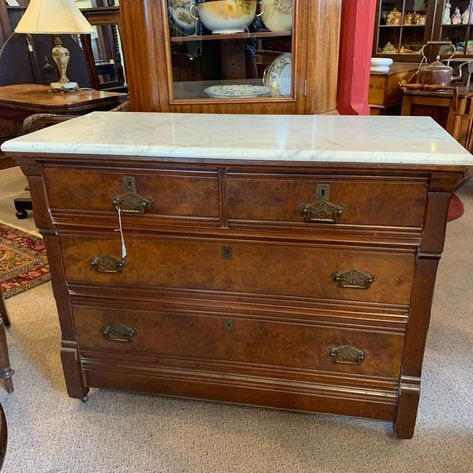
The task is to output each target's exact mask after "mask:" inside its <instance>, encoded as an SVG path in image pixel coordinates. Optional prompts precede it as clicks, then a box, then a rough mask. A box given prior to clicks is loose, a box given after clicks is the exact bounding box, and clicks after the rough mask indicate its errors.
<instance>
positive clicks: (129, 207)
mask: <svg viewBox="0 0 473 473" xmlns="http://www.w3.org/2000/svg"><path fill="white" fill-rule="evenodd" d="M112 202H113V205H114V206H115V207H119V209H120V210H121V211H122V212H123V213H127V214H144V213H145V212H146V211H147V210H148V209H149V208H150V207H151V206H152V205H153V200H152V199H147V198H146V197H141V196H139V195H136V194H125V195H122V196H117V197H114V198H113V200H112Z"/></svg>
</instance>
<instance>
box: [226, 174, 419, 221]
mask: <svg viewBox="0 0 473 473" xmlns="http://www.w3.org/2000/svg"><path fill="white" fill-rule="evenodd" d="M227 190H228V196H229V197H228V199H229V202H228V219H229V222H230V224H231V225H232V224H233V225H235V226H244V225H245V224H252V225H258V224H260V225H271V224H274V225H281V224H282V223H285V224H288V223H289V224H292V226H294V225H297V226H300V227H303V228H305V229H309V230H310V229H311V228H314V227H315V228H317V227H318V226H319V225H320V224H330V225H344V224H346V225H360V226H391V227H418V228H420V227H422V225H423V218H424V207H425V201H426V196H427V180H425V179H408V178H396V179H393V178H379V177H376V178H374V177H373V178H371V177H361V176H360V177H343V176H342V177H329V176H315V175H314V176H294V177H291V176H287V175H285V176H283V175H278V174H274V175H264V174H243V173H242V174H239V173H229V176H228V182H227Z"/></svg>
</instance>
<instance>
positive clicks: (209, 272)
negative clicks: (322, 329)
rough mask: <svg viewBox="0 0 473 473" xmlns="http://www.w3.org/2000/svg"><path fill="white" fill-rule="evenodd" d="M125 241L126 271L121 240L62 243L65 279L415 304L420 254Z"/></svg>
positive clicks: (211, 242) (73, 239) (273, 244)
mask: <svg viewBox="0 0 473 473" xmlns="http://www.w3.org/2000/svg"><path fill="white" fill-rule="evenodd" d="M126 241H127V250H128V256H127V258H126V265H123V264H120V263H119V258H120V253H119V251H120V241H119V239H118V236H115V235H114V236H113V238H112V237H107V236H106V235H104V236H103V237H102V238H96V237H88V236H72V235H63V236H61V247H62V252H63V258H64V265H65V271H66V278H67V279H68V280H69V281H76V282H77V281H86V282H96V283H109V284H131V285H139V286H160V287H171V288H187V289H200V290H207V291H209V290H210V291H212V290H213V291H230V292H237V293H250V294H270V295H271V294H273V295H287V296H302V297H315V298H327V299H343V300H354V301H371V302H386V303H394V304H396V303H397V304H408V303H409V299H410V292H411V285H412V279H413V272H414V263H415V253H414V251H407V250H394V249H383V248H362V247H345V246H340V247H336V246H322V245H308V244H295V243H294V244H287V243H284V244H281V243H278V242H268V243H263V242H261V243H259V242H258V243H257V242H252V241H247V242H244V241H238V242H233V241H225V240H218V241H216V240H210V239H209V240H204V239H200V240H196V239H187V238H177V237H176V238H174V239H171V238H165V237H158V236H153V235H148V237H146V236H140V237H135V236H133V235H126ZM110 255H111V256H113V257H114V259H113V261H112V262H110V258H105V257H108V256H110Z"/></svg>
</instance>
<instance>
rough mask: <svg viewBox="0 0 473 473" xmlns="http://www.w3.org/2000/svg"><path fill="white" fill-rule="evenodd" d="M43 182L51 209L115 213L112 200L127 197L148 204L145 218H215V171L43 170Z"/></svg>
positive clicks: (216, 185)
mask: <svg viewBox="0 0 473 473" xmlns="http://www.w3.org/2000/svg"><path fill="white" fill-rule="evenodd" d="M44 178H45V182H46V187H47V192H48V200H49V205H50V207H51V208H52V209H70V210H90V211H109V212H115V211H116V209H115V204H114V202H113V199H114V198H116V197H122V196H125V195H127V194H130V193H131V194H136V195H138V196H139V197H142V198H145V199H150V200H151V201H152V203H151V205H150V206H149V208H146V211H145V213H146V214H150V215H175V216H189V217H213V218H218V217H219V194H218V188H219V185H218V173H217V171H216V170H215V171H212V170H210V171H199V170H196V171H182V170H153V172H145V171H136V170H133V169H130V170H116V169H107V170H102V169H87V168H86V169H71V168H67V167H49V166H47V167H45V169H44ZM129 178H132V180H131V181H130V180H129ZM122 207H123V208H124V209H125V204H123V205H122Z"/></svg>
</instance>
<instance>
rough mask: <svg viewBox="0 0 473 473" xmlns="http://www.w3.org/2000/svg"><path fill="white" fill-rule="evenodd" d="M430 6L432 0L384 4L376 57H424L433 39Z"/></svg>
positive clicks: (399, 0)
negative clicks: (420, 55)
mask: <svg viewBox="0 0 473 473" xmlns="http://www.w3.org/2000/svg"><path fill="white" fill-rule="evenodd" d="M433 3H435V1H434V2H433ZM429 4H432V0H380V4H379V9H378V28H377V36H376V53H377V54H389V55H390V54H407V55H418V54H420V50H421V48H422V45H423V44H424V43H426V42H427V41H428V40H429V39H430V38H429V37H428V34H429V31H430V23H431V22H432V20H433V15H429V6H431V5H429Z"/></svg>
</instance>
